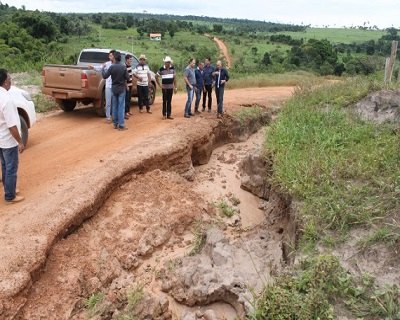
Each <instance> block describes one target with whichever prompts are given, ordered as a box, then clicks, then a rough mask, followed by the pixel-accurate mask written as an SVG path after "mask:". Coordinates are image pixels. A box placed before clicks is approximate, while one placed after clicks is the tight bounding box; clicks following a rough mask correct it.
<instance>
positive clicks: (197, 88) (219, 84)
mask: <svg viewBox="0 0 400 320" xmlns="http://www.w3.org/2000/svg"><path fill="white" fill-rule="evenodd" d="M156 78H157V83H158V85H159V86H160V87H161V88H162V94H163V108H162V114H163V119H173V118H172V117H171V101H172V94H173V91H175V92H176V91H177V87H176V72H175V69H174V67H173V65H172V59H171V57H169V56H166V57H165V58H164V65H163V66H162V67H161V68H160V70H158V72H157V75H156ZM159 78H161V80H162V82H161V84H160V81H159ZM183 79H184V81H185V86H186V92H187V100H186V103H185V108H184V117H185V118H190V117H192V116H194V115H195V114H199V113H201V112H200V110H199V106H200V102H201V97H202V96H203V103H202V106H203V108H202V112H204V111H205V110H206V105H207V109H208V112H211V106H212V90H213V87H214V86H215V95H216V98H217V117H218V118H221V117H222V114H223V112H224V91H225V84H226V82H227V81H228V80H229V73H228V71H227V70H226V69H225V68H223V66H222V62H221V61H220V60H219V61H217V63H216V66H215V67H213V66H212V65H211V60H210V58H206V59H205V61H204V63H203V62H200V61H199V62H198V63H197V65H196V60H195V59H194V58H190V59H189V62H188V65H187V67H186V68H185V71H184V73H183ZM194 97H196V100H195V104H194V112H192V103H193V99H194ZM207 100H208V103H207Z"/></svg>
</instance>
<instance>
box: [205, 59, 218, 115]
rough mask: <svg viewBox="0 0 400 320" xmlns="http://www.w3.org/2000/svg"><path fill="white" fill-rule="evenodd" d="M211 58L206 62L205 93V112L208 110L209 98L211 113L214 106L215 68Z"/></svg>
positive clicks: (209, 110)
mask: <svg viewBox="0 0 400 320" xmlns="http://www.w3.org/2000/svg"><path fill="white" fill-rule="evenodd" d="M210 61H211V60H210V58H206V59H205V60H204V71H203V77H204V93H203V112H204V111H205V110H206V102H207V97H208V105H207V106H208V112H211V105H212V88H213V81H214V79H213V72H214V70H215V69H214V67H213V66H212V65H211V63H210Z"/></svg>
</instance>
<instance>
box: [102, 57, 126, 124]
mask: <svg viewBox="0 0 400 320" xmlns="http://www.w3.org/2000/svg"><path fill="white" fill-rule="evenodd" d="M102 76H103V79H107V78H108V77H109V76H111V81H112V86H111V90H112V93H113V96H112V106H113V107H112V114H113V122H114V129H119V130H126V129H127V128H126V126H125V94H126V90H127V82H128V81H129V75H128V71H127V70H126V66H125V64H121V53H120V52H118V51H115V52H114V53H113V57H112V65H111V66H110V67H109V68H108V69H107V70H105V67H104V66H103V69H102Z"/></svg>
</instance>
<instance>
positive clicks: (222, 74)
mask: <svg viewBox="0 0 400 320" xmlns="http://www.w3.org/2000/svg"><path fill="white" fill-rule="evenodd" d="M213 76H214V80H215V96H216V98H217V113H218V118H222V114H223V113H224V92H225V83H227V82H228V80H229V74H228V70H226V69H225V68H223V67H222V62H221V61H220V60H218V61H217V64H216V65H215V71H214V72H213Z"/></svg>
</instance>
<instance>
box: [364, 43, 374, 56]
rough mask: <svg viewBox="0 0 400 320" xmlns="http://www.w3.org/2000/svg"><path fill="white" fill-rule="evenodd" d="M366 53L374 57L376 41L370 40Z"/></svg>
mask: <svg viewBox="0 0 400 320" xmlns="http://www.w3.org/2000/svg"><path fill="white" fill-rule="evenodd" d="M365 53H366V54H367V55H369V56H372V55H373V54H374V53H375V41H374V40H370V41H368V42H367V44H366V48H365Z"/></svg>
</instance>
